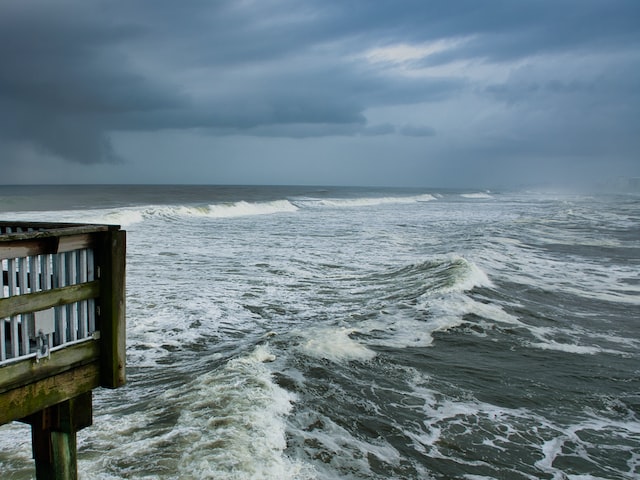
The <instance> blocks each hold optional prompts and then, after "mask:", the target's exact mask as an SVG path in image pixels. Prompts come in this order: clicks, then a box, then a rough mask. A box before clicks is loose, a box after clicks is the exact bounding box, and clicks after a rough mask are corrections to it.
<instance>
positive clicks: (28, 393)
mask: <svg viewBox="0 0 640 480" xmlns="http://www.w3.org/2000/svg"><path fill="white" fill-rule="evenodd" d="M99 385H100V364H99V363H98V362H92V363H88V364H86V365H81V366H79V367H77V368H73V369H71V370H67V371H66V372H62V373H59V374H57V375H53V376H50V377H46V378H43V379H40V380H38V381H37V382H34V383H30V384H28V385H25V386H23V387H19V388H14V389H12V390H9V391H7V392H4V393H1V394H0V425H2V424H4V423H8V422H11V421H13V420H16V419H18V418H24V417H28V416H29V415H32V414H34V413H36V412H38V411H40V410H42V409H44V408H47V407H50V406H52V405H55V404H57V403H61V402H64V401H66V400H69V399H70V398H73V397H77V396H78V395H80V394H82V393H86V392H88V391H90V390H92V389H94V388H96V387H97V386H99Z"/></svg>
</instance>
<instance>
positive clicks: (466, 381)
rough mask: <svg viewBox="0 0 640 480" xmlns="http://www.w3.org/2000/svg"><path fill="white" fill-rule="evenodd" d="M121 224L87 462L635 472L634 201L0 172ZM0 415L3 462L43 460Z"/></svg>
mask: <svg viewBox="0 0 640 480" xmlns="http://www.w3.org/2000/svg"><path fill="white" fill-rule="evenodd" d="M0 219H2V220H33V221H65V222H66V221H77V222H92V223H109V224H118V225H122V227H123V228H124V229H126V230H127V241H128V245H127V248H128V253H127V351H128V353H127V374H128V383H127V385H126V387H123V388H121V389H118V390H106V389H98V390H96V391H95V392H94V425H93V426H92V427H89V428H87V429H85V430H82V431H80V432H79V433H78V443H79V473H80V477H81V478H83V479H104V480H106V479H207V478H215V479H276V480H286V479H305V480H306V479H327V480H328V479H468V480H485V479H509V480H512V479H513V480H518V479H553V480H564V479H572V480H578V479H580V480H584V479H633V478H640V353H639V352H640V196H638V195H633V194H628V195H604V194H602V195H586V194H578V193H562V192H555V193H554V192H549V191H495V192H493V191H492V192H485V191H472V190H471V191H462V190H460V191H454V190H434V189H422V190H419V189H413V190H406V189H382V188H377V189H375V188H333V187H253V186H246V187H234V186H225V187H221V186H84V187H80V186H75V187H63V186H55V187H45V186H41V187H0ZM30 442H31V438H30V431H29V427H27V426H25V425H22V424H19V423H12V424H9V425H5V426H2V427H0V471H1V472H2V475H1V476H2V478H3V479H28V478H32V477H33V476H34V466H33V461H32V459H31V444H30Z"/></svg>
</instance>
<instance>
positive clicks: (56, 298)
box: [0, 280, 100, 318]
mask: <svg viewBox="0 0 640 480" xmlns="http://www.w3.org/2000/svg"><path fill="white" fill-rule="evenodd" d="M98 296H100V282H99V281H98V280H94V281H93V282H87V283H79V284H77V285H68V286H66V287H60V288H54V289H51V290H44V291H42V292H35V293H27V294H25V295H14V296H12V297H8V298H0V318H2V317H9V316H12V315H19V314H22V313H30V312H37V311H39V310H46V309H47V308H51V307H56V306H58V305H66V304H69V303H74V302H79V301H81V300H88V299H90V298H97V297H98Z"/></svg>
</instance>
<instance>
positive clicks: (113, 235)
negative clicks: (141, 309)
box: [99, 230, 126, 388]
mask: <svg viewBox="0 0 640 480" xmlns="http://www.w3.org/2000/svg"><path fill="white" fill-rule="evenodd" d="M125 257H126V232H125V231H123V230H110V231H107V232H105V233H104V241H103V242H101V252H100V254H99V267H100V270H99V277H100V299H99V306H100V316H99V320H100V327H99V329H100V342H101V353H100V370H101V376H100V379H101V380H100V382H101V385H102V386H103V387H107V388H118V387H120V386H122V385H124V384H125V383H126V375H125V360H126V358H125V355H126V351H125V349H126V325H125V263H126V262H125V260H126V258H125Z"/></svg>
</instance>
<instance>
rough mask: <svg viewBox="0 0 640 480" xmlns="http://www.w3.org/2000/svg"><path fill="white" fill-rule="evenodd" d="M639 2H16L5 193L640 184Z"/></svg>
mask: <svg viewBox="0 0 640 480" xmlns="http://www.w3.org/2000/svg"><path fill="white" fill-rule="evenodd" d="M639 152H640V1H637V0H628V1H621V0H573V1H566V0H550V1H546V0H535V1H534V0H531V1H524V0H522V1H520V0H483V1H478V0H444V1H440V0H429V1H427V0H375V1H374V0H218V1H205V0H195V1H188V0H185V1H179V2H178V1H172V0H153V1H152V0H148V1H145V0H137V1H136V0H108V1H87V0H58V1H51V0H30V1H24V2H23V1H8V0H7V1H5V0H0V184H10V183H205V184H218V183H233V184H256V183H264V184H335V185H392V186H401V185H405V186H435V187H437V186H444V187H455V186H478V187H487V188H490V187H496V186H508V185H523V184H536V183H541V182H552V183H563V182H568V183H573V182H576V183H583V182H586V183H591V182H594V181H601V180H603V179H609V178H611V179H613V178H616V177H618V176H640V153H639Z"/></svg>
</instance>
